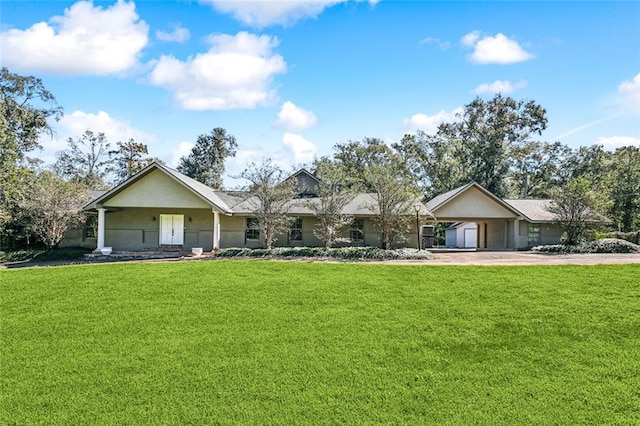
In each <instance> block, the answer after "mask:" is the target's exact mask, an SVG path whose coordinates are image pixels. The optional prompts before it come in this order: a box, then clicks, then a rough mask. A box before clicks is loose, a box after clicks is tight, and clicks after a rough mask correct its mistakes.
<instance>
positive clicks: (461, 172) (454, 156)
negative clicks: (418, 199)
mask: <svg viewBox="0 0 640 426" xmlns="http://www.w3.org/2000/svg"><path fill="white" fill-rule="evenodd" d="M393 148H395V149H396V151H397V152H398V153H399V154H400V156H401V157H402V159H403V161H404V162H405V164H407V166H408V168H409V170H410V171H411V173H412V174H413V175H414V176H415V177H416V178H417V182H416V183H417V185H418V187H419V188H420V190H421V192H422V193H423V194H424V196H425V197H426V198H427V199H430V198H433V197H435V196H436V195H438V194H442V193H444V192H447V191H450V190H452V189H454V188H457V187H459V186H462V185H464V184H466V183H468V182H469V179H468V176H467V169H466V168H465V162H464V149H463V146H462V143H461V141H459V140H456V139H448V138H444V137H443V136H442V134H440V133H436V134H435V135H429V134H427V133H425V132H423V131H418V132H416V134H415V135H411V134H408V135H405V136H404V137H403V138H402V140H401V141H400V142H399V143H396V144H394V145H393Z"/></svg>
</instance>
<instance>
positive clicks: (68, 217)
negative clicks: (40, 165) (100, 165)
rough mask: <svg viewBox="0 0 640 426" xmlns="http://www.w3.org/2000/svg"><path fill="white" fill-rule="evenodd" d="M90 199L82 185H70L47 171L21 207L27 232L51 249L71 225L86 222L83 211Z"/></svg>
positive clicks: (35, 183) (32, 188)
mask: <svg viewBox="0 0 640 426" xmlns="http://www.w3.org/2000/svg"><path fill="white" fill-rule="evenodd" d="M89 199H90V197H89V192H88V191H87V189H86V187H84V186H83V185H82V184H79V183H73V182H67V181H65V180H64V179H62V178H61V177H59V176H57V175H56V174H55V173H53V172H51V171H44V172H41V173H39V174H38V176H37V178H36V179H35V181H34V184H33V185H32V186H31V187H30V188H29V190H28V191H27V193H26V194H25V195H24V196H23V197H22V199H21V200H20V203H19V205H20V208H21V209H22V211H23V214H24V216H25V219H26V222H27V224H28V225H27V227H28V229H29V230H30V231H31V232H33V233H34V234H35V235H36V236H37V237H38V238H39V239H40V240H41V241H42V242H43V243H44V244H45V245H46V246H47V248H49V249H51V248H53V247H55V246H56V244H58V243H59V242H60V240H61V239H62V237H63V236H64V233H65V232H66V231H67V229H69V227H70V226H72V225H73V224H75V223H80V222H81V221H82V220H83V219H84V214H83V213H82V210H81V208H82V206H83V205H84V204H85V203H87V202H88V201H89Z"/></svg>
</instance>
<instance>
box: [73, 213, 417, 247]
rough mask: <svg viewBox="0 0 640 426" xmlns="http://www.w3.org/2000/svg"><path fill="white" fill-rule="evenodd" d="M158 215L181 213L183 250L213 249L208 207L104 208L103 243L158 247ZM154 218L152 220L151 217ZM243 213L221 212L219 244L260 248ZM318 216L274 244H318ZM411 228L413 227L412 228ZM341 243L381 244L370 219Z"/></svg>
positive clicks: (413, 240) (411, 237) (413, 238)
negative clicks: (355, 238)
mask: <svg viewBox="0 0 640 426" xmlns="http://www.w3.org/2000/svg"><path fill="white" fill-rule="evenodd" d="M160 215H182V216H184V244H183V245H182V247H183V248H184V249H185V250H190V249H191V248H193V247H202V248H203V250H205V251H211V250H212V249H213V212H212V211H211V208H210V207H208V206H207V208H198V209H195V208H165V207H145V208H118V209H116V210H107V212H106V215H105V246H107V247H113V249H114V250H116V251H141V250H154V249H157V248H158V247H160ZM154 219H155V220H154ZM246 220H247V217H246V216H226V215H223V214H221V215H220V247H223V248H226V247H251V248H257V247H263V246H264V240H263V239H262V235H261V236H260V239H259V240H246V239H245V231H246ZM316 224H317V219H316V218H314V217H311V216H305V217H302V241H290V240H289V239H288V233H283V234H280V235H277V238H278V240H277V241H276V243H275V244H274V246H276V247H278V246H308V247H319V246H322V242H321V241H320V240H319V239H318V238H317V237H316V236H315V235H314V234H313V230H314V227H315V226H316ZM412 231H413V230H412ZM344 236H345V237H348V236H349V228H348V227H345V228H344ZM96 243H97V241H96V239H95V238H91V239H86V241H82V229H78V230H74V231H71V232H70V233H69V235H68V236H67V237H66V238H65V240H64V243H63V244H64V246H84V247H87V248H95V247H96ZM416 244H417V235H416V233H415V231H413V232H410V233H409V234H408V235H407V239H406V241H405V242H403V243H400V244H398V245H397V246H398V247H416ZM341 245H343V246H350V245H351V246H376V247H379V246H380V233H379V232H378V230H377V228H376V225H375V222H374V220H373V219H371V218H365V219H364V241H361V242H352V243H343V244H341Z"/></svg>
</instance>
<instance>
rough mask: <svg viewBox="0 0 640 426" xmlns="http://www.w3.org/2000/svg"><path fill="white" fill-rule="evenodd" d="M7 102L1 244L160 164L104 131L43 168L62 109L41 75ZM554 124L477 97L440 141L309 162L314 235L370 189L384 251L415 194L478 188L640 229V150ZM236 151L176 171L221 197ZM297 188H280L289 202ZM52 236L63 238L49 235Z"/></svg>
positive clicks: (374, 144) (406, 140) (224, 146)
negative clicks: (578, 137)
mask: <svg viewBox="0 0 640 426" xmlns="http://www.w3.org/2000/svg"><path fill="white" fill-rule="evenodd" d="M0 96H1V98H0V170H1V172H0V188H1V189H0V247H6V246H7V245H14V246H16V245H25V244H29V242H30V241H31V239H32V238H33V236H36V237H37V239H39V240H40V241H42V242H43V243H45V244H46V245H47V246H51V247H52V246H55V244H57V242H58V241H59V240H60V238H62V235H63V234H64V232H65V231H66V227H64V226H63V227H58V226H55V225H54V224H53V222H52V217H51V216H52V215H54V216H57V217H58V218H63V219H64V220H62V219H60V220H61V221H62V222H66V223H68V224H69V225H70V224H72V223H73V222H74V221H75V222H77V221H80V220H82V215H81V214H80V212H79V210H80V207H81V206H82V205H84V204H85V203H86V202H87V201H88V200H89V198H90V195H89V194H90V193H89V190H91V189H108V188H110V187H112V186H114V185H117V184H119V183H120V182H123V181H125V180H126V179H128V178H130V177H131V176H133V175H134V174H135V173H137V172H138V171H140V170H141V169H142V168H144V167H145V166H147V165H148V164H149V163H151V162H152V161H160V160H159V159H157V158H154V157H152V156H150V155H149V153H148V147H147V146H146V145H145V144H143V143H140V142H136V141H135V140H134V139H133V138H130V139H128V140H126V141H116V142H115V144H114V145H112V143H111V142H110V141H108V140H107V138H106V136H105V134H104V133H100V132H94V131H92V130H91V129H87V130H86V131H85V132H84V133H83V134H81V135H78V136H76V137H75V138H69V139H68V140H67V146H68V147H67V149H65V150H62V151H60V152H58V153H57V154H56V161H55V162H54V164H52V165H44V164H42V162H41V161H40V160H38V159H37V158H34V157H32V155H33V153H34V152H37V150H38V149H40V148H41V146H40V143H39V140H40V138H41V137H43V136H47V135H49V136H53V129H52V121H57V120H59V119H60V118H61V117H62V114H63V109H62V107H60V106H59V105H58V104H57V102H56V100H55V97H54V96H53V94H52V93H50V92H49V91H48V90H47V89H46V88H45V87H44V85H43V83H42V81H41V80H40V79H38V78H36V77H33V76H22V75H19V74H15V73H11V72H10V71H9V70H8V69H7V68H2V70H1V78H0ZM547 122H548V118H547V112H546V110H545V109H544V108H543V107H542V106H540V105H539V104H537V103H536V102H534V101H517V100H515V99H512V98H510V97H506V96H502V95H500V94H498V95H496V96H494V97H493V98H492V99H490V100H483V99H481V98H475V99H474V100H473V101H472V102H470V103H469V104H467V105H465V107H464V109H463V111H462V113H460V114H459V115H458V117H456V119H455V120H453V121H452V122H448V123H442V124H441V125H440V126H439V127H438V128H437V131H435V132H433V133H426V132H423V131H418V132H417V133H415V134H407V135H405V136H404V137H403V138H402V139H401V140H400V141H398V142H394V143H392V144H388V143H386V142H385V141H383V140H381V139H378V138H363V139H362V140H356V141H345V142H340V143H337V144H336V145H334V147H333V152H332V153H331V154H330V155H327V156H323V157H318V158H316V159H314V161H313V163H312V164H310V165H308V167H309V168H310V169H311V171H312V172H313V173H314V174H315V175H316V176H318V177H319V178H320V186H319V187H318V192H319V195H320V202H317V201H316V202H314V203H310V204H309V205H310V206H311V207H310V208H312V209H313V211H314V213H315V214H316V216H317V217H318V219H319V225H318V229H317V230H316V233H317V234H316V235H317V236H319V238H320V239H321V241H323V242H324V244H325V245H332V244H335V243H336V242H339V241H340V239H341V237H340V235H341V233H340V229H342V228H343V227H344V226H345V224H347V223H348V222H349V220H350V218H348V217H344V216H343V215H341V214H340V213H339V212H341V211H342V208H343V207H344V205H346V203H347V202H348V201H349V200H351V199H352V198H353V196H354V194H356V193H362V192H368V193H372V194H375V195H376V196H375V197H374V199H375V200H376V203H377V205H376V206H375V208H376V210H377V211H379V212H381V213H380V217H379V218H378V220H377V225H378V228H379V230H380V233H381V236H382V242H383V245H384V246H390V245H392V244H393V243H394V242H396V239H397V238H398V236H399V235H401V234H402V233H403V229H406V226H407V225H406V214H407V212H409V211H411V209H413V208H414V207H413V205H414V203H415V199H416V197H418V198H421V199H422V200H423V201H426V200H429V199H430V198H432V197H433V196H435V195H438V194H441V193H444V192H446V191H449V190H451V189H453V188H456V187H459V186H461V185H464V184H466V183H468V182H470V181H475V182H477V183H479V184H480V185H482V186H484V187H485V188H487V189H488V190H489V191H491V192H492V193H494V194H496V195H497V196H499V197H502V198H549V199H553V200H556V202H555V204H554V205H555V207H556V208H557V210H558V211H559V212H560V213H558V214H563V213H562V212H561V211H562V209H561V208H560V207H562V206H561V204H560V202H562V203H564V204H566V203H568V201H567V197H568V196H570V197H569V199H570V200H571V201H572V202H575V201H576V199H578V200H580V203H578V204H579V206H578V207H579V210H580V211H581V212H582V213H584V212H585V211H590V212H596V211H597V212H600V213H602V214H604V215H606V216H607V217H608V218H610V219H611V220H612V221H613V222H614V227H615V228H616V229H618V230H621V231H632V230H637V229H640V148H638V147H636V146H625V147H621V148H617V149H615V150H613V151H608V150H605V149H604V147H603V146H601V145H591V146H581V147H579V148H574V149H572V148H570V147H568V146H566V145H563V144H561V143H560V142H547V141H542V140H540V137H541V135H542V132H543V131H544V130H545V129H546V127H547ZM237 147H238V144H237V141H236V139H235V137H233V136H232V135H230V134H229V133H227V131H226V130H225V129H224V128H222V127H215V128H213V130H212V131H211V132H210V133H205V134H202V135H200V136H198V138H197V140H196V142H195V145H194V147H193V148H192V150H191V151H190V153H189V154H188V155H186V156H185V157H182V158H181V159H180V162H179V165H178V167H177V169H178V171H180V172H182V173H184V174H186V175H187V176H191V177H192V178H194V179H196V180H198V181H200V182H202V183H204V184H206V185H208V186H210V187H212V188H213V189H222V187H223V176H224V173H225V161H226V160H227V159H228V158H230V157H233V156H235V154H236V151H237ZM286 175H287V174H286V173H285V172H284V171H282V170H281V169H279V168H278V167H277V166H275V165H274V164H273V163H272V162H271V161H270V160H265V161H264V162H263V163H261V164H251V165H249V166H248V167H247V169H246V170H245V171H244V172H243V173H241V174H240V175H239V177H242V178H244V179H246V181H247V182H248V186H247V188H246V189H247V190H248V191H247V193H249V194H253V195H254V196H256V195H260V194H262V195H260V196H262V197H269V196H271V195H268V194H269V191H275V192H278V190H282V188H283V183H282V182H283V181H286V179H284V177H286ZM290 190H292V188H288V189H287V190H286V191H280V192H283V193H284V194H285V195H286V196H289V197H290V196H291V195H292V193H291V192H290ZM279 196H280V198H282V199H284V198H286V197H285V196H283V195H282V194H280V195H279ZM276 198H277V197H276ZM562 200H564V201H562ZM262 201H263V204H265V203H267V204H268V203H269V202H270V201H269V199H267V198H265V199H263V200H262ZM276 204H277V203H276ZM281 204H282V203H281ZM282 206H284V204H282ZM564 207H566V206H564ZM282 208H284V207H282ZM54 212H55V214H54ZM268 213H269V212H262V213H260V211H259V207H257V206H256V215H257V216H259V215H261V216H262V217H263V219H262V220H261V223H264V229H263V232H264V234H266V235H269V236H272V237H273V236H274V235H275V234H276V233H277V232H276V231H278V229H281V228H282V227H283V226H284V225H283V223H285V222H286V221H284V220H282V218H280V219H278V220H275V221H274V223H270V221H269V220H268V219H267V217H268V216H269V214H268ZM571 214H573V213H571ZM403 216H404V217H405V219H402V217H403ZM261 227H262V225H261ZM47 229H48V230H50V231H49V232H50V233H52V234H54V235H44V234H45V232H46V231H43V230H47ZM53 230H55V232H54V231H53ZM578 237H579V235H578V236H577V237H576V238H578ZM273 238H275V237H273ZM271 242H272V241H266V242H265V244H266V245H270V244H271Z"/></svg>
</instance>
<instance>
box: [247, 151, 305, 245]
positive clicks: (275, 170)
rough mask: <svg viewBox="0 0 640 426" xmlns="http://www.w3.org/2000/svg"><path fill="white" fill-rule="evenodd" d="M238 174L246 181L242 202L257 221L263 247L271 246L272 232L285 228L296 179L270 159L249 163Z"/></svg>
mask: <svg viewBox="0 0 640 426" xmlns="http://www.w3.org/2000/svg"><path fill="white" fill-rule="evenodd" d="M240 177H241V178H243V179H246V180H248V181H249V187H248V189H247V192H246V201H247V203H248V204H249V205H250V206H251V209H252V211H253V214H254V216H255V218H256V220H257V221H258V225H259V227H260V231H261V233H262V236H263V238H264V244H265V246H266V247H267V248H268V249H271V247H272V246H273V243H274V242H275V241H276V234H278V233H280V232H284V231H286V230H287V227H288V226H289V223H290V222H291V218H290V217H288V216H287V206H288V205H289V204H290V203H291V200H292V199H293V198H294V197H295V196H296V195H297V188H296V182H295V180H293V179H287V175H286V174H285V173H284V171H283V170H282V169H280V168H279V167H278V166H276V165H275V164H273V163H272V162H271V160H270V159H268V160H265V161H263V162H262V164H260V165H257V164H255V163H251V164H250V165H249V167H248V168H247V169H245V170H244V171H243V172H242V173H241V174H240Z"/></svg>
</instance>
